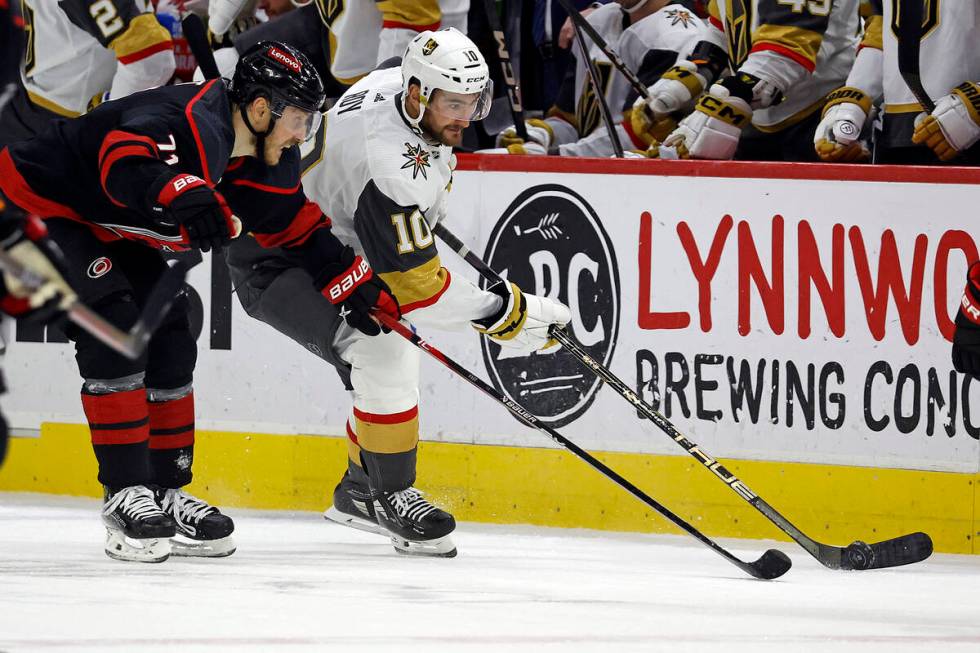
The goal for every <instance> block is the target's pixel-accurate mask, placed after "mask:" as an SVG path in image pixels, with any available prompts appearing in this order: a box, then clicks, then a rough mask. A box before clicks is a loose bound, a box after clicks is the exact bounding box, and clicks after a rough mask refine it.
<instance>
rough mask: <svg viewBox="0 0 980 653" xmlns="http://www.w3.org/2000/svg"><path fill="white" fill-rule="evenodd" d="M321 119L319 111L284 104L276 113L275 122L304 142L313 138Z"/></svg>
mask: <svg viewBox="0 0 980 653" xmlns="http://www.w3.org/2000/svg"><path fill="white" fill-rule="evenodd" d="M322 120H323V114H322V113H320V112H319V111H304V110H303V109H300V108H299V107H294V106H286V107H284V108H283V110H282V112H281V113H278V114H277V115H276V123H277V124H280V125H282V128H283V129H285V130H287V131H288V132H289V133H290V134H292V135H294V136H295V137H296V138H297V139H299V140H301V141H303V142H304V143H305V142H306V141H308V140H310V139H311V138H313V135H314V134H315V133H316V130H317V129H319V128H320V122H321V121H322Z"/></svg>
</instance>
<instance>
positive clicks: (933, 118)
mask: <svg viewBox="0 0 980 653" xmlns="http://www.w3.org/2000/svg"><path fill="white" fill-rule="evenodd" d="M978 139H980V84H976V83H974V82H963V83H962V84H960V85H959V86H957V87H956V88H954V89H953V91H952V92H951V93H950V94H949V95H944V96H943V97H941V98H939V101H938V102H936V110H935V111H933V112H932V113H931V114H929V115H926V114H924V113H920V114H919V116H918V117H917V118H916V119H915V131H914V132H913V133H912V142H913V143H916V144H917V145H925V146H926V147H928V148H929V149H931V150H932V151H933V152H935V153H936V156H937V157H939V160H940V161H949V160H950V159H952V158H953V157H955V156H956V155H957V154H959V153H960V152H962V151H963V150H965V149H967V148H969V147H970V146H971V145H973V144H974V143H976V142H977V140H978Z"/></svg>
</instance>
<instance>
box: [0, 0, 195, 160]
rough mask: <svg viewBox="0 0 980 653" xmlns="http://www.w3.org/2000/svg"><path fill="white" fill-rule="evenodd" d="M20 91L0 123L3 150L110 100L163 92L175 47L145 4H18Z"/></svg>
mask: <svg viewBox="0 0 980 653" xmlns="http://www.w3.org/2000/svg"><path fill="white" fill-rule="evenodd" d="M21 6H22V9H23V19H24V25H25V31H26V33H27V36H28V38H27V39H26V41H27V43H26V48H25V49H26V52H25V53H24V62H23V65H22V68H21V86H20V87H19V88H18V89H17V92H16V95H15V96H14V98H13V100H12V101H11V104H10V106H9V107H8V108H7V110H6V111H4V112H3V116H2V120H0V146H3V145H5V144H9V143H13V142H16V141H19V140H24V139H26V138H30V137H32V136H34V135H35V134H37V133H38V132H39V131H40V130H42V129H43V128H44V126H45V125H46V124H47V123H48V121H50V120H52V119H55V118H59V117H69V118H73V117H76V116H79V115H81V114H83V113H85V112H86V111H87V110H89V109H91V108H92V107H94V106H95V105H97V104H99V103H101V102H102V101H104V100H106V99H108V98H121V97H125V96H127V95H129V94H130V93H133V92H135V91H140V90H144V89H147V88H152V87H154V86H160V85H162V84H166V83H167V82H168V81H170V78H171V77H172V76H173V74H174V70H175V68H176V64H175V62H174V53H173V42H172V41H171V38H170V33H169V32H168V31H167V30H166V29H165V28H164V27H163V26H162V25H160V23H159V22H157V19H156V16H155V15H154V13H153V7H152V4H151V3H150V2H149V0H60V1H55V0H22V1H21Z"/></svg>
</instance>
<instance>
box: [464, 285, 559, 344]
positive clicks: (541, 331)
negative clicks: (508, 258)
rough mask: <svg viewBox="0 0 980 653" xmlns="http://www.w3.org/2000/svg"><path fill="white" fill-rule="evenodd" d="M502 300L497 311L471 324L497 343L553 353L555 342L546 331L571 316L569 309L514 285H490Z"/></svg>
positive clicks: (491, 289) (492, 290)
mask: <svg viewBox="0 0 980 653" xmlns="http://www.w3.org/2000/svg"><path fill="white" fill-rule="evenodd" d="M490 291H491V292H493V293H496V294H497V295H499V296H500V297H501V298H502V299H503V300H504V305H503V307H502V308H501V310H500V311H498V312H497V313H496V314H494V315H491V316H490V317H487V318H484V319H482V320H478V321H476V322H474V323H473V327H474V328H475V329H476V330H477V331H479V332H480V333H483V334H485V335H486V336H487V337H489V338H493V340H494V341H495V342H496V343H497V344H499V345H500V346H501V347H508V348H511V349H517V350H521V351H524V352H526V353H528V354H530V353H533V352H535V351H540V352H541V353H552V352H555V351H557V350H558V342H557V341H556V340H554V339H553V338H552V337H551V335H550V334H549V333H548V329H550V328H551V325H552V324H557V325H558V326H565V325H566V324H568V323H569V321H571V319H572V312H571V311H570V310H568V307H567V306H565V305H564V304H562V303H561V302H556V301H555V300H553V299H548V298H547V297H539V296H537V295H529V294H526V293H524V292H522V291H521V289H520V288H518V287H517V286H516V285H514V284H512V283H510V282H505V283H502V284H497V285H496V286H493V287H491V288H490Z"/></svg>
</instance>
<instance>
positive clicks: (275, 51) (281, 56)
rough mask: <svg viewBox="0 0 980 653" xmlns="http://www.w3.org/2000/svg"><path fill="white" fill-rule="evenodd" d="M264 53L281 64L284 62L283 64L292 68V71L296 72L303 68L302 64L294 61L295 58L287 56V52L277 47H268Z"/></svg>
mask: <svg viewBox="0 0 980 653" xmlns="http://www.w3.org/2000/svg"><path fill="white" fill-rule="evenodd" d="M266 54H268V55H269V56H270V57H272V58H273V59H275V60H276V61H278V62H279V63H282V64H285V65H287V66H289V67H290V68H292V69H293V72H297V73H298V72H299V71H300V70H302V69H303V66H301V65H300V63H299V62H298V61H296V59H294V58H293V57H291V56H289V55H288V54H286V53H285V52H283V51H282V50H280V49H279V48H276V47H270V48H269V51H268V52H267V53H266Z"/></svg>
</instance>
